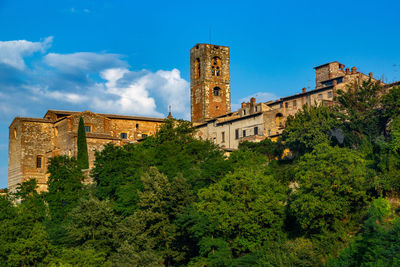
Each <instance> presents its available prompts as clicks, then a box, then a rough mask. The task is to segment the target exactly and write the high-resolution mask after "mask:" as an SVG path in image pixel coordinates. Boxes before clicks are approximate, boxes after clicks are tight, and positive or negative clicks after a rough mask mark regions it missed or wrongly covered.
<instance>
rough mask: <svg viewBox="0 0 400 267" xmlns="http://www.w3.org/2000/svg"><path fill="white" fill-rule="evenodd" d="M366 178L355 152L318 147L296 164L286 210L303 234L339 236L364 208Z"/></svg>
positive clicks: (361, 159)
mask: <svg viewBox="0 0 400 267" xmlns="http://www.w3.org/2000/svg"><path fill="white" fill-rule="evenodd" d="M369 176H370V174H369V172H368V168H367V162H366V160H365V159H364V158H363V157H362V156H361V155H360V154H359V153H358V152H357V151H353V150H350V149H347V148H339V147H330V146H328V145H327V144H321V145H319V146H317V147H316V148H315V149H314V151H313V152H311V153H308V154H305V155H304V156H303V157H302V158H301V159H300V160H299V162H298V163H297V166H296V169H295V181H296V182H297V184H295V187H294V190H293V192H292V193H291V195H290V202H289V210H290V212H291V214H292V215H293V216H294V217H295V218H296V221H297V223H298V224H299V225H300V228H301V230H302V231H304V233H306V234H321V233H323V232H324V231H328V232H336V233H338V234H340V233H341V232H343V229H344V228H343V227H344V226H345V223H346V222H349V221H351V218H352V217H354V216H357V213H358V212H359V211H360V210H361V209H362V208H363V207H364V206H365V205H366V200H367V194H366V191H367V189H368V183H369V180H368V177H369Z"/></svg>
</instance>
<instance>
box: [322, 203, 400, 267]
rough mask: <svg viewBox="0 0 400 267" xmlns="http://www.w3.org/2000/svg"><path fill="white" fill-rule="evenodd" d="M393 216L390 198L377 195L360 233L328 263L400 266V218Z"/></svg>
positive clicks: (328, 264) (337, 264)
mask: <svg viewBox="0 0 400 267" xmlns="http://www.w3.org/2000/svg"><path fill="white" fill-rule="evenodd" d="M390 217H391V207H390V205H389V203H388V201H387V200H386V199H382V198H378V199H375V200H374V201H373V202H372V203H371V206H370V208H369V210H368V213H367V219H366V220H365V222H364V224H363V226H362V231H361V232H360V234H358V235H357V236H356V237H355V238H354V240H353V241H352V242H351V243H350V244H349V246H348V247H347V248H345V249H343V250H342V251H341V252H340V254H339V256H338V257H337V258H336V259H331V260H330V261H328V263H327V265H326V266H329V267H335V266H344V267H347V266H348V267H350V266H354V267H355V266H383V267H385V266H388V267H389V266H399V264H400V256H399V255H400V218H399V217H396V218H395V219H394V220H388V219H389V218H390Z"/></svg>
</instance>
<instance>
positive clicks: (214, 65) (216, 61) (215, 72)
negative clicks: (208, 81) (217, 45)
mask: <svg viewBox="0 0 400 267" xmlns="http://www.w3.org/2000/svg"><path fill="white" fill-rule="evenodd" d="M211 74H212V76H221V59H220V58H219V57H213V59H212V60H211Z"/></svg>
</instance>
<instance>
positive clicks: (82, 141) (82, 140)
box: [77, 117, 89, 169]
mask: <svg viewBox="0 0 400 267" xmlns="http://www.w3.org/2000/svg"><path fill="white" fill-rule="evenodd" d="M77 143H78V157H77V160H78V167H79V168H80V169H88V168H89V155H88V148H87V143H86V131H85V125H84V122H83V118H82V117H80V118H79V125H78V140H77Z"/></svg>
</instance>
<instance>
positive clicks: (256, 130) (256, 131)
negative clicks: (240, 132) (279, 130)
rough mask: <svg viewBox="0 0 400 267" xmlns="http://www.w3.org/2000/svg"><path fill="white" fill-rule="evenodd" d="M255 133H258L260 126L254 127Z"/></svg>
mask: <svg viewBox="0 0 400 267" xmlns="http://www.w3.org/2000/svg"><path fill="white" fill-rule="evenodd" d="M254 135H258V127H257V126H256V127H254Z"/></svg>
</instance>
